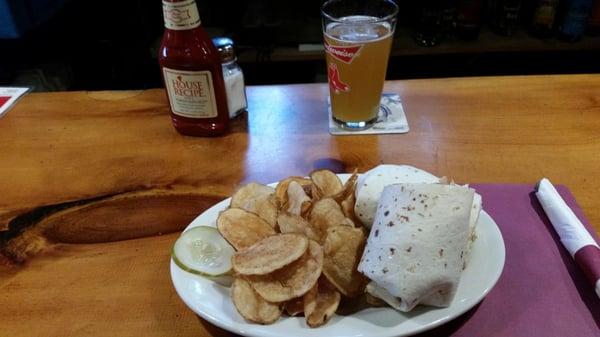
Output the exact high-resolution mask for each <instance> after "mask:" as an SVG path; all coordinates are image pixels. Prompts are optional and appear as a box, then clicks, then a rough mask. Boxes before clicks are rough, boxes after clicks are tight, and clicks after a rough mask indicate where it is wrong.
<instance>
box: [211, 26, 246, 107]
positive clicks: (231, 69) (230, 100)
mask: <svg viewBox="0 0 600 337" xmlns="http://www.w3.org/2000/svg"><path fill="white" fill-rule="evenodd" d="M213 43H214V45H215V47H217V50H218V51H219V56H220V57H221V65H222V67H223V79H224V80H225V91H226V93H227V107H228V110H229V118H234V117H236V116H238V115H240V114H241V113H242V112H244V110H245V109H246V108H247V107H248V104H247V101H246V86H245V85H244V73H243V72H242V69H241V68H240V66H239V65H238V64H237V58H236V57H235V48H234V45H233V41H232V40H231V39H230V38H227V37H218V38H214V39H213Z"/></svg>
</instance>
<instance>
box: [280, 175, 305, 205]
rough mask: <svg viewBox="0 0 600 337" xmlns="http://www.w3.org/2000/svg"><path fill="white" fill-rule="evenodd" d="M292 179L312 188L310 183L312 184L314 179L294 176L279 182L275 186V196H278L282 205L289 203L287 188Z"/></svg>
mask: <svg viewBox="0 0 600 337" xmlns="http://www.w3.org/2000/svg"><path fill="white" fill-rule="evenodd" d="M292 181H295V182H296V183H298V184H300V186H302V188H310V185H312V181H311V180H310V179H308V178H304V177H294V176H292V177H287V178H285V179H283V180H282V181H280V182H279V183H278V184H277V187H275V196H276V197H277V199H278V201H279V204H280V205H285V204H287V193H288V192H287V190H288V186H289V185H290V183H291V182H292Z"/></svg>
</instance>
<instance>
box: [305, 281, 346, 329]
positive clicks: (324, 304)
mask: <svg viewBox="0 0 600 337" xmlns="http://www.w3.org/2000/svg"><path fill="white" fill-rule="evenodd" d="M340 299H341V295H340V293H339V292H338V291H337V290H336V289H335V287H334V286H333V285H331V283H329V281H327V278H325V277H323V276H321V277H320V278H319V281H318V282H317V284H315V285H314V287H312V288H311V289H310V290H309V291H308V292H307V293H306V294H304V317H305V318H306V324H308V326H310V327H311V328H316V327H319V326H321V325H323V324H325V323H327V321H329V319H330V318H331V317H332V316H333V314H334V313H335V311H336V310H337V308H338V305H339V304H340Z"/></svg>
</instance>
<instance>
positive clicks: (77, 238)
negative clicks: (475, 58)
mask: <svg viewBox="0 0 600 337" xmlns="http://www.w3.org/2000/svg"><path fill="white" fill-rule="evenodd" d="M386 90H387V91H390V92H398V93H400V95H401V96H402V99H403V104H404V107H405V110H406V113H407V116H408V120H409V123H410V128H411V131H410V132H409V133H407V134H403V135H385V136H338V137H333V136H330V135H329V134H328V132H327V114H326V112H325V106H326V103H325V102H326V100H325V98H326V95H327V87H326V85H323V84H309V85H279V86H264V87H251V88H248V98H249V105H250V107H249V111H250V112H249V114H248V117H247V118H241V119H239V120H236V121H235V122H234V123H233V127H232V130H231V132H230V133H229V134H228V135H227V136H225V137H221V138H213V139H209V138H190V137H183V136H180V135H179V134H177V133H176V132H175V130H174V129H173V128H172V126H171V122H170V120H169V116H168V107H167V103H166V99H165V95H164V92H163V90H147V91H143V92H69V93H46V94H29V95H27V96H26V97H24V98H23V99H22V100H21V101H20V102H19V103H18V105H17V106H16V107H15V108H14V109H12V110H11V111H10V112H9V113H8V115H7V116H5V117H4V118H2V119H0V230H6V229H7V228H9V227H10V229H8V230H7V231H5V232H3V233H2V234H1V236H0V240H1V241H0V242H1V243H0V253H1V254H0V317H2V319H1V320H0V334H1V335H7V336H8V335H9V336H82V335H85V336H96V335H103V336H135V335H138V336H226V335H228V333H226V332H225V331H223V330H220V329H218V328H215V327H213V326H211V325H209V324H208V323H205V322H204V321H202V320H201V319H198V318H197V317H196V316H195V315H194V314H193V313H192V312H191V311H190V310H188V309H187V308H186V307H185V306H184V305H183V303H182V302H181V300H180V299H179V298H178V297H177V295H176V294H175V292H174V290H173V287H172V285H171V281H170V276H169V271H168V261H169V254H170V249H171V245H172V244H173V242H174V240H175V239H176V238H177V236H178V232H179V231H180V230H181V229H182V228H184V227H185V226H186V225H187V224H188V223H189V221H190V220H191V219H193V218H194V217H195V216H196V215H197V214H198V213H200V212H202V211H203V210H204V209H206V208H207V207H209V206H210V205H212V204H213V203H215V202H216V201H218V200H220V199H223V198H225V197H226V196H228V195H230V194H231V193H232V191H234V190H235V189H236V188H237V187H238V186H240V185H241V184H243V183H246V182H250V181H258V182H263V183H267V182H272V181H276V180H278V179H281V178H283V177H286V176H289V175H305V174H307V173H308V172H309V171H311V170H313V169H316V168H323V167H325V168H330V169H332V170H334V171H337V172H350V171H352V170H353V169H355V168H357V169H358V170H359V171H361V172H362V171H365V170H367V169H369V168H371V167H373V166H375V165H377V164H380V163H405V164H411V165H414V166H417V167H420V168H423V169H425V170H428V171H431V172H432V173H434V174H437V175H445V176H448V177H451V178H453V179H454V180H455V181H457V182H500V183H528V184H533V183H535V182H536V181H537V180H538V179H540V178H541V177H543V176H546V177H549V178H550V179H552V181H553V182H554V183H559V184H565V185H567V186H568V187H569V188H570V189H571V191H572V192H573V193H574V195H575V196H576V198H577V200H578V202H579V203H580V205H581V206H582V207H583V209H584V211H585V212H586V214H587V216H588V218H589V220H590V221H591V222H592V223H593V224H594V225H595V229H596V230H597V231H599V230H600V202H599V201H598V197H597V193H598V191H599V190H600V180H599V179H597V178H598V172H599V171H600V75H577V76H528V77H492V78H462V79H438V80H414V81H401V82H389V83H387V85H386Z"/></svg>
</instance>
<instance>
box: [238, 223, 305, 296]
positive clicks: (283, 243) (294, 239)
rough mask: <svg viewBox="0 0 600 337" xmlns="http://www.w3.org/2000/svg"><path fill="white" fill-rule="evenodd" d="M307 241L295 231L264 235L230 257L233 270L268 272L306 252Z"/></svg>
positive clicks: (248, 273) (250, 272)
mask: <svg viewBox="0 0 600 337" xmlns="http://www.w3.org/2000/svg"><path fill="white" fill-rule="evenodd" d="M308 241H309V240H308V239H307V238H306V236H304V235H301V234H296V233H288V234H278V235H272V236H269V237H266V238H264V239H262V240H260V241H258V242H257V243H255V244H253V245H252V246H250V247H247V248H244V249H242V250H239V251H237V252H236V253H235V254H234V255H233V257H232V258H231V263H232V265H233V270H234V271H235V272H236V273H238V274H241V275H264V274H268V273H270V272H272V271H274V270H277V269H280V268H282V267H284V266H286V265H288V264H290V263H292V262H293V261H295V260H298V259H299V258H300V257H301V256H302V255H304V253H305V252H306V249H307V248H308ZM275 302H280V301H275Z"/></svg>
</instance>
